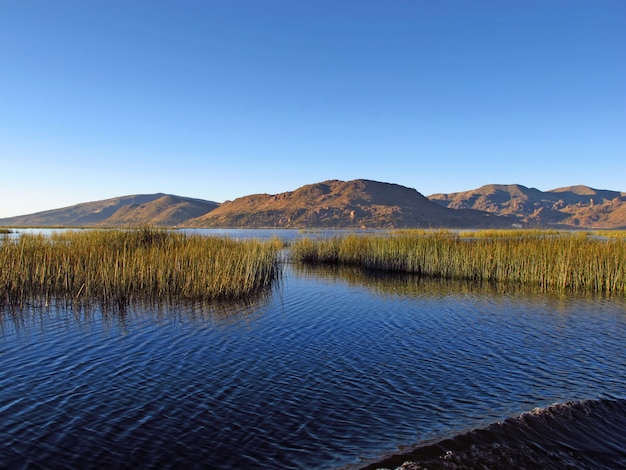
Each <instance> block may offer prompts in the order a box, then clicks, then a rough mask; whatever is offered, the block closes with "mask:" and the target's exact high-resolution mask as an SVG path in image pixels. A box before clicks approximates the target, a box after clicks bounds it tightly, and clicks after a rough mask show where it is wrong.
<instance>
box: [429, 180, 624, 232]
mask: <svg viewBox="0 0 626 470" xmlns="http://www.w3.org/2000/svg"><path fill="white" fill-rule="evenodd" d="M429 199H430V200H432V201H435V202H437V203H438V204H441V205H442V206H443V207H447V208H450V209H476V210H481V211H487V212H489V213H492V214H496V215H508V216H514V217H516V218H517V219H518V221H519V223H521V224H524V225H528V226H541V227H550V226H552V227H564V228H604V229H616V228H622V229H623V228H626V193H621V192H618V191H609V190H599V189H594V188H590V187H588V186H582V185H579V186H569V187H565V188H557V189H553V190H551V191H539V190H538V189H535V188H527V187H525V186H521V185H519V184H489V185H486V186H482V187H480V188H478V189H473V190H470V191H464V192H459V193H450V194H433V195H431V196H429Z"/></svg>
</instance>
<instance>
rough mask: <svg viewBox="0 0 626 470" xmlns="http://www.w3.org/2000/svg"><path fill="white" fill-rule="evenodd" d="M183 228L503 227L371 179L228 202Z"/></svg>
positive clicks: (505, 221)
mask: <svg viewBox="0 0 626 470" xmlns="http://www.w3.org/2000/svg"><path fill="white" fill-rule="evenodd" d="M184 225H185V226H188V227H212V228H214V227H257V228H258V227H283V228H304V227H333V228H401V227H424V228H427V227H502V226H510V225H511V222H510V221H509V220H508V219H507V218H504V217H497V216H494V215H492V214H488V213H485V212H480V211H475V210H460V211H455V210H450V209H446V208H444V207H441V206H440V205H438V204H436V203H434V202H432V201H430V200H428V199H427V198H426V197H424V196H423V195H421V194H420V193H418V192H417V191H416V190H415V189H411V188H407V187H404V186H400V185H397V184H390V183H381V182H377V181H371V180H363V179H359V180H353V181H339V180H329V181H324V182H321V183H316V184H310V185H306V186H302V187H301V188H298V189H296V190H295V191H289V192H285V193H281V194H274V195H271V194H254V195H250V196H245V197H241V198H238V199H235V200H234V201H228V202H225V203H223V204H221V205H220V207H218V208H217V209H215V210H213V211H211V212H209V213H207V214H205V215H202V216H200V217H198V218H196V219H192V220H189V221H188V222H187V223H185V224H184Z"/></svg>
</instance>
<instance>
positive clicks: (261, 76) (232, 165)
mask: <svg viewBox="0 0 626 470" xmlns="http://www.w3.org/2000/svg"><path fill="white" fill-rule="evenodd" d="M0 159H1V165H0V168H1V171H2V175H3V178H2V185H0V201H1V202H0V217H8V216H12V215H19V214H26V213H31V212H36V211H40V210H46V209H53V208H58V207H63V206H67V205H71V204H75V203H79V202H86V201H93V200H98V199H105V198H109V197H115V196H122V195H128V194H138V193H155V192H165V193H171V194H178V195H181V196H189V197H197V198H202V199H208V200H213V201H217V202H223V201H225V200H228V199H235V198H237V197H240V196H245V195H248V194H254V193H271V194H275V193H279V192H283V191H290V190H293V189H296V188H298V187H300V186H302V185H304V184H309V183H316V182H319V181H323V180H326V179H342V180H350V179H356V178H367V179H374V180H378V181H385V182H390V183H398V184H402V185H404V186H409V187H412V188H415V189H417V190H418V191H419V192H421V193H422V194H424V195H429V194H432V193H435V192H455V191H464V190H468V189H474V188H477V187H479V186H482V185H484V184H489V183H501V184H509V183H519V184H523V185H525V186H530V187H536V188H538V189H541V190H549V189H554V188H557V187H561V186H569V185H575V184H586V185H589V186H592V187H595V188H598V189H613V190H621V191H626V177H625V176H624V175H626V2H624V1H623V0H586V1H580V0H562V1H558V0H554V1H551V0H539V1H538V0H498V1H484V0H472V1H468V0H467V1H466V0H464V1H455V0H441V1H439V0H437V1H434V0H432V1H431V0H428V1H426V0H411V1H409V0H379V1H367V0H345V1H344V0H249V1H238V0H203V1H173V0H170V1H163V0H133V1H127V0H89V1H85V0H76V1H69V0H55V1H51V0H0Z"/></svg>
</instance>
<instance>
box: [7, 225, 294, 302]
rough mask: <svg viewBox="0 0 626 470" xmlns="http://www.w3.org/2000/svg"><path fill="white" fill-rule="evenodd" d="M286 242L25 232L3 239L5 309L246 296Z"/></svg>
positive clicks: (272, 275) (270, 276)
mask: <svg viewBox="0 0 626 470" xmlns="http://www.w3.org/2000/svg"><path fill="white" fill-rule="evenodd" d="M281 248H282V244H281V242H279V241H278V240H272V241H265V242H262V241H258V240H249V241H236V240H233V239H229V238H225V237H224V238H216V237H202V236H200V235H187V234H184V233H181V232H172V231H166V230H158V229H152V228H146V229H135V230H89V231H80V232H78V231H68V232H63V233H60V234H55V235H52V236H43V235H25V234H23V235H21V236H20V237H19V238H17V239H11V238H7V239H4V240H2V241H1V243H0V306H6V305H13V306H22V305H25V304H28V303H29V302H32V301H33V299H58V298H65V299H67V298H71V299H76V300H83V299H84V300H88V301H93V300H96V301H99V302H101V303H104V304H110V303H125V302H128V301H132V300H135V299H136V300H147V299H149V300H154V299H164V300H166V299H167V300H172V299H180V300H197V301H203V300H214V299H215V300H221V299H241V298H245V297H246V296H250V295H252V294H255V293H258V292H259V291H261V290H263V289H266V288H268V287H270V286H271V285H272V282H273V281H274V280H275V279H277V277H278V275H279V273H280V263H279V259H278V253H279V251H280V249H281Z"/></svg>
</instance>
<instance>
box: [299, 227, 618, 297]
mask: <svg viewBox="0 0 626 470" xmlns="http://www.w3.org/2000/svg"><path fill="white" fill-rule="evenodd" d="M291 253H292V258H293V259H294V261H296V262H301V263H307V264H315V263H324V264H329V263H330V264H338V265H346V266H359V267H361V268H364V269H376V270H386V271H392V272H394V271H397V272H408V273H415V274H418V275H420V276H425V277H430V278H441V279H459V280H472V281H477V282H490V283H516V284H519V285H532V286H536V287H539V288H540V289H541V290H542V291H581V292H583V291H586V292H596V293H606V294H622V295H623V294H626V240H624V239H619V238H612V239H599V238H594V237H589V236H588V234H587V233H584V232H581V233H572V234H567V233H566V234H555V233H553V232H545V233H543V234H542V233H540V232H537V231H533V232H532V233H529V234H528V235H525V234H524V232H520V231H518V232H517V233H516V235H515V236H492V237H488V236H478V237H471V236H468V234H463V235H461V234H455V233H453V232H450V231H442V232H427V233H420V234H410V233H408V234H407V233H396V234H392V235H388V236H380V235H373V236H372V235H363V236H347V237H335V238H329V239H325V240H311V239H302V240H299V241H296V242H294V244H293V245H292V247H291Z"/></svg>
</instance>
